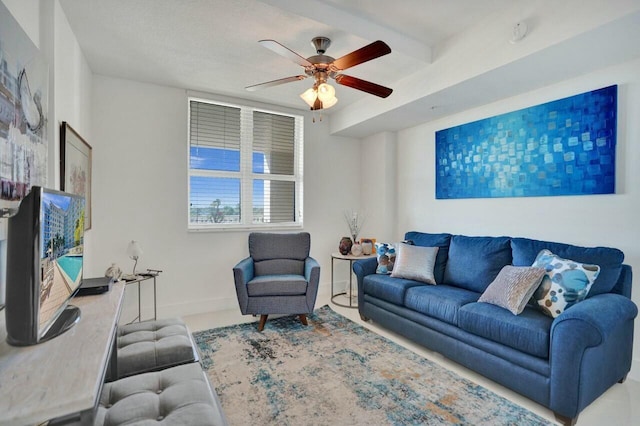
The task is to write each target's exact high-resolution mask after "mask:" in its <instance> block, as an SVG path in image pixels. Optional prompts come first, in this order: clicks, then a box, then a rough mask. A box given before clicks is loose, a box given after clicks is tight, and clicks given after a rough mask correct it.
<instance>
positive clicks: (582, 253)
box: [511, 238, 624, 298]
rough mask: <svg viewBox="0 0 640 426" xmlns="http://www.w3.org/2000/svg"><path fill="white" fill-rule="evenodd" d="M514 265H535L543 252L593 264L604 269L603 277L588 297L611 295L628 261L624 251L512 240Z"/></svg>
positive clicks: (597, 281)
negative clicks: (625, 258)
mask: <svg viewBox="0 0 640 426" xmlns="http://www.w3.org/2000/svg"><path fill="white" fill-rule="evenodd" d="M511 249H512V252H513V265H514V266H531V265H532V264H533V262H534V261H535V260H536V256H537V255H538V253H540V251H541V250H543V249H547V250H550V251H551V252H553V253H554V254H556V255H557V256H559V257H562V258H564V259H570V260H573V261H576V262H580V263H589V264H593V265H598V266H599V267H600V274H599V275H598V278H596V281H595V282H594V283H593V285H592V286H591V289H590V290H589V293H588V294H587V298H589V297H592V296H595V295H596V294H602V293H609V292H610V291H611V290H612V289H613V287H614V286H615V285H616V283H617V282H618V279H619V278H620V272H621V270H622V262H623V261H624V253H622V251H620V250H618V249H615V248H609V247H580V246H572V245H570V244H563V243H554V242H549V241H539V240H530V239H528V238H512V239H511Z"/></svg>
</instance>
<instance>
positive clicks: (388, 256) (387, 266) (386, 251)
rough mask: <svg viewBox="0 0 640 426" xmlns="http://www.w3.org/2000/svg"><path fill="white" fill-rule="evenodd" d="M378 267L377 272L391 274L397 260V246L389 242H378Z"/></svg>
mask: <svg viewBox="0 0 640 426" xmlns="http://www.w3.org/2000/svg"><path fill="white" fill-rule="evenodd" d="M376 257H377V258H378V267H377V268H376V274H387V275H388V274H390V273H391V271H392V270H393V265H394V263H395V261H396V246H395V245H394V244H389V243H376Z"/></svg>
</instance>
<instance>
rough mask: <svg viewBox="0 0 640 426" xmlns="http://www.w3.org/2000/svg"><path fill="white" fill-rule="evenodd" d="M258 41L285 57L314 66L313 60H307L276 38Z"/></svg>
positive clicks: (307, 65) (299, 63)
mask: <svg viewBox="0 0 640 426" xmlns="http://www.w3.org/2000/svg"><path fill="white" fill-rule="evenodd" d="M258 43H260V44H261V45H263V46H264V47H266V48H267V49H269V50H272V51H274V52H276V53H277V54H278V55H281V56H284V57H285V58H288V59H290V60H292V61H293V62H295V63H296V64H298V65H302V66H303V67H312V66H313V64H312V63H311V62H309V61H307V60H306V58H303V57H302V56H300V55H298V54H297V53H296V52H294V51H293V50H291V49H289V48H288V47H285V46H283V45H281V44H280V43H278V42H277V41H275V40H260V41H259V42H258Z"/></svg>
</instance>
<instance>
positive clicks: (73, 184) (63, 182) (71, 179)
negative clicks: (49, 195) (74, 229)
mask: <svg viewBox="0 0 640 426" xmlns="http://www.w3.org/2000/svg"><path fill="white" fill-rule="evenodd" d="M60 189H61V190H63V191H66V192H70V193H71V194H76V195H84V197H85V203H86V207H85V218H84V229H85V230H86V229H91V145H89V144H88V143H87V141H85V140H84V139H83V138H82V136H80V135H79V134H78V132H76V131H75V130H73V128H72V127H71V126H70V125H69V124H68V123H67V122H66V121H63V122H62V125H61V126H60Z"/></svg>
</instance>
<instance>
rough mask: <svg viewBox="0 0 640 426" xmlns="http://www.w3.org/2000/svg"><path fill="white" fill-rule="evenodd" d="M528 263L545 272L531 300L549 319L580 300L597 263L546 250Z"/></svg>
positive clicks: (593, 277)
mask: <svg viewBox="0 0 640 426" xmlns="http://www.w3.org/2000/svg"><path fill="white" fill-rule="evenodd" d="M532 266H535V267H539V268H544V269H545V271H546V273H545V276H544V277H543V278H542V283H541V284H540V286H539V287H538V289H537V290H536V292H535V293H534V294H533V300H534V302H535V304H536V305H537V306H538V307H539V308H540V309H542V311H543V312H544V313H545V314H547V315H549V316H551V317H553V318H556V317H557V316H558V315H560V314H561V313H563V312H564V311H565V310H567V309H568V308H569V307H571V306H572V305H575V304H576V303H578V302H581V301H583V300H584V299H585V298H586V297H587V294H589V290H590V289H591V286H592V285H593V283H594V281H595V280H596V278H598V274H599V273H600V267H599V266H598V265H589V264H586V263H578V262H575V261H573V260H568V259H563V258H561V257H559V256H557V255H555V254H553V253H552V252H551V251H549V250H546V249H544V250H541V251H540V253H538V256H537V257H536V260H535V262H533V265H532Z"/></svg>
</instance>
